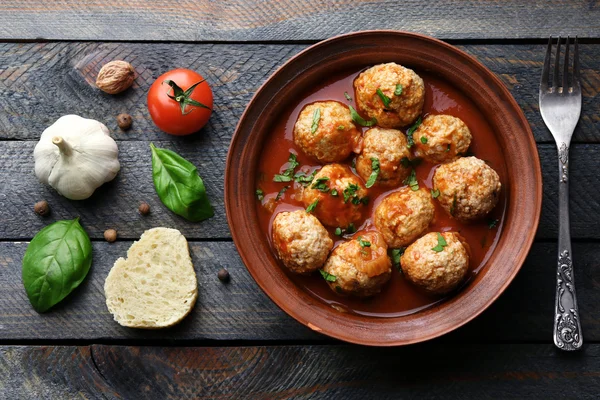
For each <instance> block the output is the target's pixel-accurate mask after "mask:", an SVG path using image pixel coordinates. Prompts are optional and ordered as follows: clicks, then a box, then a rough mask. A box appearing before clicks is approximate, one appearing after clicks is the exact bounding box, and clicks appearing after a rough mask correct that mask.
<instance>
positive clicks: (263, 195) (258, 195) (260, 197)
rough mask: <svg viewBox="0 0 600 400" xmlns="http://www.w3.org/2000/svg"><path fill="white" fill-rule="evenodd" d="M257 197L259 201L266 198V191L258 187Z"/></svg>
mask: <svg viewBox="0 0 600 400" xmlns="http://www.w3.org/2000/svg"><path fill="white" fill-rule="evenodd" d="M256 197H257V198H258V200H259V201H262V200H263V199H264V198H265V192H263V191H262V189H256Z"/></svg>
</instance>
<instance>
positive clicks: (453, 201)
mask: <svg viewBox="0 0 600 400" xmlns="http://www.w3.org/2000/svg"><path fill="white" fill-rule="evenodd" d="M455 210H456V193H455V194H454V198H453V199H452V205H451V206H450V215H452V216H453V217H454V211H455Z"/></svg>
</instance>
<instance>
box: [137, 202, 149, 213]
mask: <svg viewBox="0 0 600 400" xmlns="http://www.w3.org/2000/svg"><path fill="white" fill-rule="evenodd" d="M138 210H139V212H140V214H142V215H148V214H150V204H148V203H145V202H144V203H142V204H140V208H138Z"/></svg>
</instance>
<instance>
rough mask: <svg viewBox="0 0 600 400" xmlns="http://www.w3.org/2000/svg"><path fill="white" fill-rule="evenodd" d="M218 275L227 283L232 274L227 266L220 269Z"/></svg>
mask: <svg viewBox="0 0 600 400" xmlns="http://www.w3.org/2000/svg"><path fill="white" fill-rule="evenodd" d="M217 277H218V278H219V280H220V281H221V282H223V283H227V282H229V279H230V276H229V271H227V270H226V269H225V268H221V269H220V270H219V273H218V274H217Z"/></svg>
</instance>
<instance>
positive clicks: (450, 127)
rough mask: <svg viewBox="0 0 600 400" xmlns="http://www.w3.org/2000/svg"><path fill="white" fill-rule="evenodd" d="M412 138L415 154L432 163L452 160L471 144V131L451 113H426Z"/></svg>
mask: <svg viewBox="0 0 600 400" xmlns="http://www.w3.org/2000/svg"><path fill="white" fill-rule="evenodd" d="M413 138H414V140H415V147H414V152H415V156H416V157H421V158H424V159H425V160H427V161H430V162H434V163H441V162H447V161H452V160H454V159H455V158H456V157H457V156H459V155H460V154H463V153H465V152H466V151H467V149H468V148H469V146H470V145H471V131H470V130H469V128H468V127H467V125H465V123H464V122H463V121H462V120H461V119H460V118H456V117H453V116H451V115H428V116H427V117H426V118H425V119H424V120H423V123H422V124H421V125H419V127H418V128H417V130H416V131H415V132H414V133H413Z"/></svg>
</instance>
